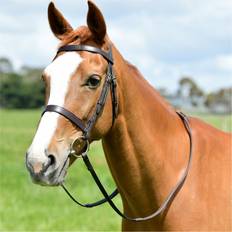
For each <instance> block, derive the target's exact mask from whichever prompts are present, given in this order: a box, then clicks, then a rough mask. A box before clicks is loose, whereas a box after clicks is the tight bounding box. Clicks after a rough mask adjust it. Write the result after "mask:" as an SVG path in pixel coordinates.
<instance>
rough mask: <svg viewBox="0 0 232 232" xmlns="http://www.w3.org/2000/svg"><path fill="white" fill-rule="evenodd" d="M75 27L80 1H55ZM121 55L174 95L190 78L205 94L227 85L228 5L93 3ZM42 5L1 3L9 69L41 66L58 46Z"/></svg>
mask: <svg viewBox="0 0 232 232" xmlns="http://www.w3.org/2000/svg"><path fill="white" fill-rule="evenodd" d="M54 2H55V4H56V7H57V8H58V9H59V10H60V11H61V12H62V13H63V14H64V16H65V17H66V19H68V21H69V22H70V23H71V25H72V26H73V27H74V28H76V27H78V26H80V25H85V24H86V14H87V1H86V0H66V1H64V0H56V1H54ZM94 2H95V3H96V4H97V6H98V7H99V8H100V9H101V11H102V13H103V15H104V17H105V21H106V24H107V32H108V34H109V36H110V38H111V40H112V41H113V42H114V44H115V45H116V47H117V48H118V49H119V50H120V52H121V53H122V55H123V56H124V57H125V58H126V59H127V60H129V61H130V62H131V63H133V64H134V65H136V66H137V68H138V69H139V70H140V71H141V73H142V74H143V75H144V77H145V78H146V79H147V80H148V81H149V82H150V83H151V84H152V85H153V86H155V87H157V88H160V87H165V88H167V89H168V90H169V91H171V92H172V91H175V90H176V89H177V86H178V80H179V79H180V78H181V77H183V76H190V77H192V78H193V79H194V80H195V81H196V82H197V84H198V85H199V86H200V87H201V88H203V89H204V90H206V91H208V92H209V91H213V90H217V89H218V88H221V87H231V86H232V0H124V1H122V0H95V1H94ZM48 4H49V1H48V0H39V1H32V0H7V1H3V2H2V3H1V7H0V57H8V58H10V59H11V60H12V61H13V64H14V65H15V67H17V68H20V67H21V66H22V65H28V66H34V67H46V66H47V65H48V64H49V63H50V62H51V60H52V58H53V56H54V54H55V52H56V48H57V45H58V41H57V39H55V37H54V36H53V34H52V32H51V31H50V28H49V25H48V21H47V6H48Z"/></svg>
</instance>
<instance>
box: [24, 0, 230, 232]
mask: <svg viewBox="0 0 232 232" xmlns="http://www.w3.org/2000/svg"><path fill="white" fill-rule="evenodd" d="M88 6H89V9H88V15H87V25H88V26H81V27H79V28H77V29H73V28H72V26H71V25H70V24H69V23H68V22H67V20H66V19H65V18H64V17H63V15H62V14H61V13H60V12H59V11H58V10H57V8H56V7H55V6H54V4H53V3H50V5H49V7H48V19H49V24H50V27H51V30H52V32H53V33H54V35H55V36H56V37H57V38H58V39H59V40H60V41H61V43H60V45H59V46H60V47H63V46H67V45H68V46H69V45H88V46H92V47H95V48H98V49H101V51H105V52H107V51H109V49H110V48H112V54H113V60H114V64H113V73H114V75H115V77H116V79H117V89H116V95H117V99H118V109H117V116H116V117H115V119H114V120H113V119H112V108H113V107H114V106H112V97H113V96H112V95H110V94H108V95H107V97H106V102H105V105H104V109H103V111H102V113H101V115H100V116H99V118H97V120H96V123H95V124H94V126H93V128H92V129H91V132H90V134H89V140H90V141H94V140H99V139H102V144H103V148H104V152H105V156H106V159H107V162H108V165H109V167H110V170H111V172H112V175H113V178H114V180H115V182H116V185H117V188H118V191H119V193H120V195H121V198H122V202H123V209H124V213H125V214H126V215H129V216H130V217H144V216H147V215H149V214H152V213H153V212H154V211H155V210H156V209H157V208H159V206H160V205H161V204H162V203H163V201H164V200H165V198H166V197H167V195H168V194H169V192H170V191H171V190H172V188H173V186H175V185H176V183H177V182H178V180H179V179H180V178H181V176H183V173H184V172H185V170H186V165H187V163H188V159H189V156H188V154H189V151H190V140H189V137H188V133H187V132H186V128H185V126H184V124H183V121H182V120H181V118H180V117H179V116H178V115H177V114H176V112H175V110H174V109H173V108H172V107H171V106H170V105H169V104H168V103H167V102H166V101H165V100H164V99H163V98H162V97H161V96H160V95H159V94H158V92H157V91H156V90H155V89H154V88H153V87H152V86H151V85H150V84H149V83H148V82H147V81H146V80H145V79H144V78H143V77H142V75H141V74H140V72H139V71H138V70H137V69H136V67H134V66H133V65H131V64H130V63H128V62H127V61H126V60H125V59H124V58H123V57H122V55H121V54H120V53H119V51H118V50H117V49H116V47H115V46H114V45H113V43H112V42H111V41H110V39H109V38H108V36H107V34H106V24H105V21H104V18H103V15H102V13H101V12H100V10H99V9H98V8H97V7H96V6H95V4H93V3H92V2H91V1H88ZM122 36H123V35H122ZM134 49H136V48H134ZM108 63H109V62H107V59H105V57H104V56H103V55H102V54H99V53H93V52H89V51H85V50H82V51H69V52H66V51H65V50H64V51H60V52H59V53H58V54H57V55H56V57H55V59H54V60H53V62H52V63H51V64H49V65H48V66H47V68H46V69H45V70H44V73H43V76H42V77H43V80H44V82H45V84H46V104H47V105H57V106H60V107H63V108H65V109H68V110H69V112H72V113H73V114H74V115H78V117H79V118H80V119H81V120H82V121H83V122H87V121H88V119H89V118H90V117H91V115H92V114H93V113H94V111H95V107H96V104H97V100H98V99H99V96H100V94H101V92H102V89H103V86H104V83H105V78H106V76H107V75H106V73H107V67H108ZM189 123H190V127H191V130H192V147H193V157H192V163H191V166H190V171H189V174H188V177H187V179H186V181H185V183H184V185H183V186H182V188H181V189H180V191H179V192H178V193H177V194H176V196H175V198H174V199H173V201H171V202H170V205H169V207H168V208H167V209H166V210H165V212H163V213H162V214H159V215H158V216H157V217H155V218H153V219H150V220H146V221H142V222H134V221H130V220H126V219H123V220H122V229H123V230H140V231H146V230H153V231H154V230H178V231H187V230H192V231H193V230H195V231H200V230H201V231H203V230H204V231H208V230H231V229H232V226H231V223H232V222H231V218H232V215H231V211H232V207H231V205H232V202H231V201H232V195H231V193H232V184H231V183H232V178H231V176H232V174H231V161H232V160H231V136H230V135H229V134H227V133H225V132H222V131H220V130H218V129H215V128H213V127H212V126H210V125H208V124H206V123H204V122H202V121H200V120H198V119H196V118H189ZM82 136H83V132H82V130H80V129H79V128H78V127H76V126H75V125H74V124H73V123H72V122H71V121H70V120H67V119H66V118H65V117H63V116H62V115H60V114H58V113H57V112H48V111H47V112H45V113H44V114H43V116H42V117H41V120H40V123H39V126H38V129H37V132H36V134H35V137H34V139H33V142H32V144H31V146H30V148H29V149H28V151H27V155H26V165H27V168H28V170H29V172H30V174H31V177H32V179H33V180H34V182H36V183H38V184H42V185H50V186H54V185H61V184H62V183H63V181H64V177H65V174H66V172H67V169H68V166H69V165H70V164H71V163H72V162H73V161H74V159H73V157H72V158H71V157H70V156H69V154H70V147H71V146H72V144H73V142H74V141H76V138H80V137H82Z"/></svg>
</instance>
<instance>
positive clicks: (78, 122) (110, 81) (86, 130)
mask: <svg viewBox="0 0 232 232" xmlns="http://www.w3.org/2000/svg"><path fill="white" fill-rule="evenodd" d="M71 51H88V52H91V53H96V54H100V55H101V56H102V57H103V58H105V59H106V60H107V62H108V67H107V75H106V78H105V82H104V85H103V88H102V91H101V94H100V97H99V99H98V101H97V104H96V107H95V111H94V113H93V115H92V116H91V117H90V119H89V120H88V121H87V123H85V122H83V120H82V119H80V118H78V117H77V116H76V115H75V114H73V113H72V112H70V111H68V110H67V109H65V108H63V107H61V106H58V105H47V106H46V108H45V110H44V111H43V113H42V115H43V114H44V113H45V112H56V113H58V114H60V115H62V116H64V117H65V118H67V119H68V120H69V121H71V122H72V123H73V124H74V125H75V126H77V127H78V128H80V129H81V131H82V132H83V137H82V138H83V139H84V140H85V141H86V144H87V146H86V148H85V151H84V152H82V153H81V154H76V152H75V150H73V147H71V148H72V150H71V151H70V155H69V156H75V157H77V158H79V157H81V158H82V159H83V161H84V163H85V165H86V167H87V169H88V170H89V172H90V174H91V175H92V177H93V179H94V181H95V183H96V184H97V186H98V188H99V190H100V192H101V193H102V195H103V196H104V198H103V199H101V200H99V201H97V202H94V203H89V204H83V203H80V202H79V201H77V200H76V199H75V198H74V197H73V196H72V194H71V193H70V192H69V191H68V189H67V188H66V187H65V185H64V184H61V186H62V187H63V189H64V191H65V192H66V193H67V194H68V196H69V197H70V198H71V199H72V200H73V201H74V202H75V203H76V204H78V205H80V206H82V207H86V208H91V207H95V206H98V205H101V204H103V203H106V202H108V204H109V205H110V206H111V207H112V209H113V210H114V211H115V212H116V213H117V214H118V215H120V216H121V217H122V218H124V219H127V220H131V221H136V222H139V221H145V220H149V219H152V218H154V217H156V216H158V215H160V214H161V213H163V212H164V211H165V210H166V209H168V207H169V206H170V204H171V202H172V201H173V199H174V198H175V196H176V194H177V193H178V191H179V190H180V189H181V187H182V186H183V184H184V182H185V179H186V177H187V175H188V172H189V169H190V164H191V160H192V132H191V128H190V125H189V121H188V118H187V116H186V115H184V114H183V113H182V112H177V114H178V115H179V116H180V118H181V120H182V122H183V124H184V127H185V129H186V131H187V133H188V136H189V141H190V151H189V159H188V163H187V166H186V169H185V172H184V173H183V175H182V177H181V179H180V180H179V181H178V182H177V184H176V185H175V187H174V188H173V189H172V191H171V192H170V193H169V195H168V196H167V197H166V199H165V200H164V202H163V203H162V205H161V206H160V207H159V209H158V210H156V211H155V212H154V213H152V214H151V215H149V216H146V217H138V218H132V217H129V216H127V215H125V214H123V213H122V212H121V211H120V210H119V209H118V208H117V206H116V205H115V204H114V202H113V201H112V199H113V198H114V197H115V196H116V195H117V194H118V190H117V189H116V190H115V191H114V192H113V193H111V194H110V195H109V194H108V193H107V191H106V190H105V188H104V186H103V185H102V183H101V181H100V179H99V178H98V176H97V174H96V172H95V170H94V168H93V166H92V164H91V162H90V160H89V158H88V149H89V136H90V132H91V130H92V128H93V126H94V125H95V123H96V121H97V119H98V118H99V117H100V115H101V113H102V111H103V109H104V106H105V102H106V98H107V95H108V93H109V91H111V100H112V124H113V123H114V120H115V119H116V117H117V108H118V101H117V94H116V87H117V84H116V78H115V76H114V74H113V67H112V66H113V63H114V62H113V56H112V49H111V47H110V49H109V51H108V52H105V51H103V50H101V49H99V48H96V47H92V46H88V45H66V46H63V47H61V48H59V50H58V52H57V54H58V53H59V52H71ZM77 140H78V139H77ZM75 141H76V140H75ZM75 141H74V142H75Z"/></svg>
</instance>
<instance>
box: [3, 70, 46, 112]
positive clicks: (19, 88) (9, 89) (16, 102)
mask: <svg viewBox="0 0 232 232" xmlns="http://www.w3.org/2000/svg"><path fill="white" fill-rule="evenodd" d="M2 71H4V72H2V73H1V74H0V107H4V108H38V107H41V106H42V105H43V104H44V92H45V87H44V84H43V82H42V81H41V78H40V76H41V69H33V68H30V69H28V70H27V71H24V73H23V72H21V73H23V75H22V74H21V73H20V74H16V73H11V72H8V71H9V69H5V68H4V69H2ZM6 71H7V72H6Z"/></svg>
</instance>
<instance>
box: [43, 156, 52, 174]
mask: <svg viewBox="0 0 232 232" xmlns="http://www.w3.org/2000/svg"><path fill="white" fill-rule="evenodd" d="M53 164H55V156H54V155H51V154H50V155H48V162H47V163H46V164H45V165H44V166H43V172H45V171H46V170H47V169H48V168H49V167H50V166H52V165H53Z"/></svg>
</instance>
